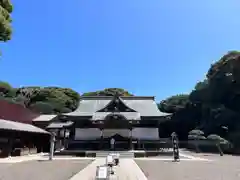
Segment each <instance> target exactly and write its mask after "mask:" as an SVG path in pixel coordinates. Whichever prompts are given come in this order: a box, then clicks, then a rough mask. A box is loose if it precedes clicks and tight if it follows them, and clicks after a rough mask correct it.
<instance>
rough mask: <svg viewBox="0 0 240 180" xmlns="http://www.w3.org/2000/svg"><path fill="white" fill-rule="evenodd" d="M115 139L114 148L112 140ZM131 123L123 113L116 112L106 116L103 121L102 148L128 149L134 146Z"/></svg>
mask: <svg viewBox="0 0 240 180" xmlns="http://www.w3.org/2000/svg"><path fill="white" fill-rule="evenodd" d="M112 139H114V146H113V147H114V148H112V147H111V140H112ZM131 142H132V133H131V124H130V123H129V121H128V120H127V119H126V118H125V117H124V116H123V115H121V114H119V113H114V114H110V115H108V116H106V117H105V120H104V121H103V123H102V148H103V149H104V150H116V151H121V150H122V151H126V150H130V149H131V148H132V146H131V144H132V143H131Z"/></svg>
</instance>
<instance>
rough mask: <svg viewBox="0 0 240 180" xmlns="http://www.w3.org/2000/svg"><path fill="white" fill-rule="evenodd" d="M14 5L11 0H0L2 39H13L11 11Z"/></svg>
mask: <svg viewBox="0 0 240 180" xmlns="http://www.w3.org/2000/svg"><path fill="white" fill-rule="evenodd" d="M12 10H13V6H12V4H11V2H10V0H0V41H4V42H6V41H8V40H10V39H11V35H12V27H11V22H12V19H11V13H12Z"/></svg>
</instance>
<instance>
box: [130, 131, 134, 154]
mask: <svg viewBox="0 0 240 180" xmlns="http://www.w3.org/2000/svg"><path fill="white" fill-rule="evenodd" d="M130 133H131V134H130V149H131V150H133V149H134V148H133V143H132V127H131V128H130Z"/></svg>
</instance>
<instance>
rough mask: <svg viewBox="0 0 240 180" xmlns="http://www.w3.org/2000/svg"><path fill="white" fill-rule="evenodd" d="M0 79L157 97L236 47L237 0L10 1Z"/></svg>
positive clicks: (181, 86)
mask: <svg viewBox="0 0 240 180" xmlns="http://www.w3.org/2000/svg"><path fill="white" fill-rule="evenodd" d="M12 2H13V4H14V13H13V16H12V18H13V30H14V32H13V36H12V40H11V41H9V42H8V43H6V44H1V47H0V49H1V51H2V53H3V56H2V57H1V60H0V79H1V80H3V81H8V82H9V83H11V84H12V85H13V86H15V87H19V86H28V85H31V86H32V85H39V86H62V87H70V88H73V89H74V90H77V91H78V92H80V93H82V92H87V91H95V90H100V89H104V88H108V87H121V88H124V89H127V90H128V91H130V92H132V93H134V94H136V95H154V96H156V97H157V99H158V100H161V99H164V98H166V97H168V96H171V95H174V94H179V93H187V92H190V91H191V89H192V88H193V87H194V85H195V84H196V82H197V81H199V80H202V79H203V78H204V76H205V73H206V72H207V70H208V68H209V67H210V64H211V63H213V62H214V61H216V60H218V59H219V58H220V57H221V56H222V55H223V54H224V53H226V52H227V51H229V50H235V49H236V50H239V49H240V36H239V35H240V20H239V18H240V1H239V0H181V1H180V0H118V1H117V0H71V1H66V0H41V1H39V0H38V1H36V0H29V1H26V0H25V1H20V0H12Z"/></svg>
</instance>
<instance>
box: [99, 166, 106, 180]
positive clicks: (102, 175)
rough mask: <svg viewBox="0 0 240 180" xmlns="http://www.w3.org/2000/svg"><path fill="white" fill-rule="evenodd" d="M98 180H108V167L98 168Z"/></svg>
mask: <svg viewBox="0 0 240 180" xmlns="http://www.w3.org/2000/svg"><path fill="white" fill-rule="evenodd" d="M96 179H99V180H100V179H101V180H105V179H108V167H107V166H98V167H97V173H96Z"/></svg>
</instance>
